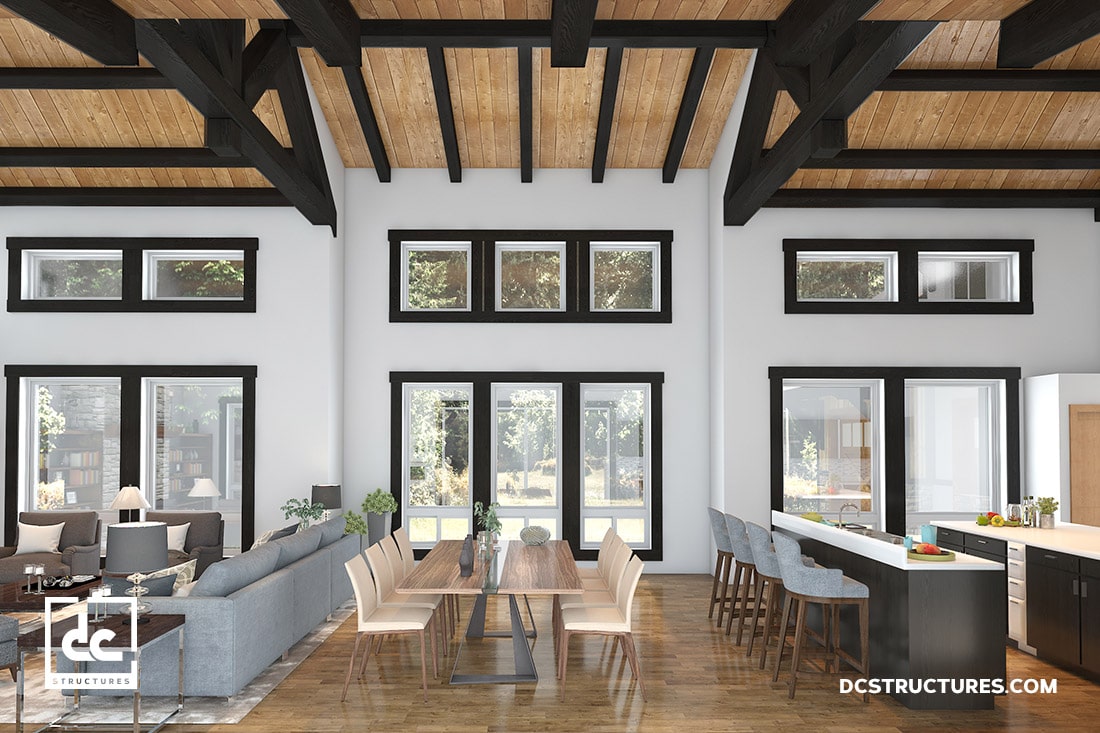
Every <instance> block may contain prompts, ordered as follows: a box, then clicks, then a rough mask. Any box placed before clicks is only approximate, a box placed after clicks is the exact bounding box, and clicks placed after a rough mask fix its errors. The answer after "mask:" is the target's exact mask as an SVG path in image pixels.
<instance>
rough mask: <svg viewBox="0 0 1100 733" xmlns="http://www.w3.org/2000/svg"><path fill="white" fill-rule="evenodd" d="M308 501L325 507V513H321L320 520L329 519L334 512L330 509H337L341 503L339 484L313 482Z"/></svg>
mask: <svg viewBox="0 0 1100 733" xmlns="http://www.w3.org/2000/svg"><path fill="white" fill-rule="evenodd" d="M310 501H311V502H313V503H314V504H321V505H322V506H324V507H325V513H324V514H323V515H321V520H322V521H325V520H328V519H331V518H332V515H333V514H334V512H333V511H332V510H333V509H339V508H340V507H341V505H342V503H343V498H342V496H341V493H340V484H313V493H312V495H311V496H310Z"/></svg>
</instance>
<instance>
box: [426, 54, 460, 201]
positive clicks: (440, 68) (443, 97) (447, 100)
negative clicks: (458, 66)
mask: <svg viewBox="0 0 1100 733" xmlns="http://www.w3.org/2000/svg"><path fill="white" fill-rule="evenodd" d="M428 68H429V69H430V71H431V74H432V90H433V91H434V92H435V108H436V112H437V113H438V114H439V131H440V134H441V135H442V136H443V153H444V155H445V156H446V157H447V174H448V175H449V176H450V178H451V183H461V182H462V161H461V160H460V159H459V156H458V135H457V133H456V132H455V113H454V107H453V106H452V104H451V85H450V82H449V81H448V80H447V62H446V60H445V59H444V57H443V48H442V47H441V46H430V47H429V48H428Z"/></svg>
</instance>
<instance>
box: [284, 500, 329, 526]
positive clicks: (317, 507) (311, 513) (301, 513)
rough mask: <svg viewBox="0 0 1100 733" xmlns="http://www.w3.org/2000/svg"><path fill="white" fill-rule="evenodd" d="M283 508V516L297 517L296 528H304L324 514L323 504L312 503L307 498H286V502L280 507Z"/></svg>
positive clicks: (288, 517) (286, 517) (287, 517)
mask: <svg viewBox="0 0 1100 733" xmlns="http://www.w3.org/2000/svg"><path fill="white" fill-rule="evenodd" d="M280 508H281V509H282V510H283V518H284V519H290V518H291V517H297V518H298V529H299V530H302V529H306V528H307V527H309V523H310V522H311V521H315V520H318V519H320V518H321V517H323V516H324V514H325V505H324V504H322V503H320V502H317V503H316V504H314V503H313V502H312V501H310V500H309V499H288V500H287V502H286V504H283V505H282V507H280Z"/></svg>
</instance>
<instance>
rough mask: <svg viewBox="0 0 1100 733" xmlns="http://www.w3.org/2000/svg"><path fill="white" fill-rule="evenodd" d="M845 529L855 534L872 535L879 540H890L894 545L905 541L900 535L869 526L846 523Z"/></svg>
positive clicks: (871, 536) (872, 537)
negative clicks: (869, 527)
mask: <svg viewBox="0 0 1100 733" xmlns="http://www.w3.org/2000/svg"><path fill="white" fill-rule="evenodd" d="M844 530H845V531H846V532H851V533H853V534H859V535H863V536H864V537H870V538H871V539H873V540H879V541H880V542H889V543H890V544H892V545H901V544H904V543H905V538H903V537H898V536H897V535H896V534H890V533H889V532H882V531H879V530H877V529H868V528H867V527H861V526H857V525H852V524H846V525H844Z"/></svg>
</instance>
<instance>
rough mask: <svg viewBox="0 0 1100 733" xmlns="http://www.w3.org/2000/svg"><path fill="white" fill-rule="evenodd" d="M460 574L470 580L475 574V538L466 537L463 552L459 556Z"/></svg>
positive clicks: (469, 535) (471, 536) (470, 535)
mask: <svg viewBox="0 0 1100 733" xmlns="http://www.w3.org/2000/svg"><path fill="white" fill-rule="evenodd" d="M458 574H459V575H461V576H462V577H463V578H469V577H470V576H471V575H473V574H474V536H473V535H472V534H468V535H466V539H465V541H463V543H462V552H461V553H459V555H458Z"/></svg>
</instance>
